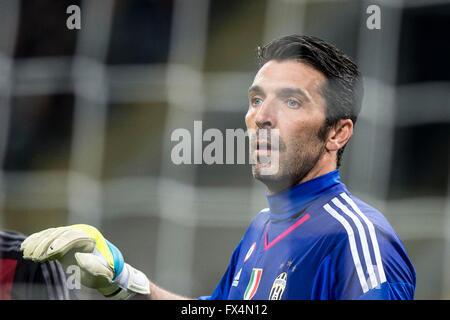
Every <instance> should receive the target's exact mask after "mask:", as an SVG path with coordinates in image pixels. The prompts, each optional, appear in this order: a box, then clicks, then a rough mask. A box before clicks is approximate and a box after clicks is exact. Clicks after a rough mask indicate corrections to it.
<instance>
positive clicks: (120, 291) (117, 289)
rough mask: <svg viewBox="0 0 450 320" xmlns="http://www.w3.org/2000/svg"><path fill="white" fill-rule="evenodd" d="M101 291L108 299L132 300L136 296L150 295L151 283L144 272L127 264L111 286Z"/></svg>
mask: <svg viewBox="0 0 450 320" xmlns="http://www.w3.org/2000/svg"><path fill="white" fill-rule="evenodd" d="M99 291H100V292H101V293H102V294H103V295H104V296H105V297H106V298H108V299H114V300H116V299H120V300H124V299H130V298H132V297H133V296H134V295H136V294H142V295H150V281H149V280H148V279H147V276H146V275H145V274H144V273H143V272H141V271H139V270H137V269H135V268H133V267H132V266H130V265H129V264H127V263H125V264H124V267H123V269H122V271H121V272H120V274H118V275H117V277H116V278H115V279H114V280H113V282H112V283H111V286H108V287H107V288H101V289H99Z"/></svg>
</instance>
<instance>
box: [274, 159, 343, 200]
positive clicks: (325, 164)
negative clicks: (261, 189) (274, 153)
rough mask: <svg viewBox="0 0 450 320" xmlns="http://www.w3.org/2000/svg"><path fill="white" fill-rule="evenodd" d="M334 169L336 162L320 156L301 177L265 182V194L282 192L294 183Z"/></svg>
mask: <svg viewBox="0 0 450 320" xmlns="http://www.w3.org/2000/svg"><path fill="white" fill-rule="evenodd" d="M336 169H337V166H336V162H331V161H324V159H323V158H322V159H320V160H319V161H317V163H316V165H315V166H314V167H313V168H312V169H311V170H309V171H308V173H307V174H305V175H304V176H303V177H300V178H297V179H293V180H290V179H286V180H284V181H277V182H271V183H266V186H267V194H268V195H273V194H276V193H279V192H282V191H284V190H286V189H289V188H291V187H292V186H294V185H297V184H300V183H303V182H306V181H309V180H311V179H314V178H317V177H320V176H322V175H324V174H327V173H329V172H331V171H334V170H336Z"/></svg>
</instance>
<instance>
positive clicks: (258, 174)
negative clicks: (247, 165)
mask: <svg viewBox="0 0 450 320" xmlns="http://www.w3.org/2000/svg"><path fill="white" fill-rule="evenodd" d="M288 150H292V151H288ZM324 151H325V142H324V141H322V139H320V137H319V136H318V134H317V133H315V134H313V135H311V136H310V137H306V138H304V139H302V141H299V142H296V143H292V145H291V146H289V147H288V148H286V149H284V150H280V153H279V155H278V156H279V169H278V172H277V173H276V174H269V175H267V174H262V170H261V166H263V165H262V164H260V163H256V164H254V165H253V166H252V173H253V177H254V178H255V179H257V180H259V181H261V182H262V183H264V184H265V185H266V186H267V188H268V190H269V193H277V192H280V191H283V190H285V189H288V188H290V187H292V186H293V185H296V184H298V183H299V182H301V181H302V180H303V179H304V178H305V177H306V176H307V175H308V173H309V172H311V170H312V169H313V168H314V167H315V166H316V165H317V163H318V161H319V159H320V157H321V156H322V154H323V153H324Z"/></svg>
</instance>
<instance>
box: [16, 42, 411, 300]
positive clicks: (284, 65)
mask: <svg viewBox="0 0 450 320" xmlns="http://www.w3.org/2000/svg"><path fill="white" fill-rule="evenodd" d="M258 51H259V52H258V55H259V60H260V68H259V70H258V72H257V74H256V76H255V78H254V81H253V83H252V85H251V86H250V89H249V94H248V95H249V108H248V112H247V115H246V117H245V122H246V125H247V129H248V130H249V131H252V132H256V133H258V134H257V135H255V136H253V135H252V136H250V142H251V145H252V146H256V147H255V148H254V149H253V150H251V157H252V158H253V159H255V158H256V159H257V161H255V163H253V164H252V173H253V176H254V178H255V179H258V180H260V181H261V182H263V183H264V184H265V185H266V187H267V200H268V204H269V207H268V208H266V209H263V210H262V211H261V212H260V213H259V214H258V215H257V216H256V217H255V218H254V219H253V221H252V222H251V224H250V226H249V228H248V229H247V232H246V233H245V235H244V236H243V238H242V239H241V241H240V242H239V244H238V246H237V247H236V249H235V250H234V252H233V254H232V257H231V259H230V264H229V266H228V268H227V269H226V271H225V273H224V275H223V277H222V279H221V280H220V282H219V284H218V285H217V287H216V289H215V290H214V292H213V293H212V294H211V295H210V296H205V297H200V298H201V299H221V300H227V299H230V300H238V299H245V300H251V299H253V300H255V299H302V300H304V299H313V300H316V299H322V300H323V299H328V300H330V299H412V298H413V297H414V290H415V285H416V275H415V271H414V268H413V266H412V264H411V262H410V260H409V257H408V255H407V252H406V250H405V248H404V246H403V244H402V242H401V241H400V239H399V238H398V236H397V234H396V233H395V231H394V230H393V229H392V227H391V226H390V224H389V223H388V221H387V220H386V219H385V217H384V216H383V215H382V214H381V213H380V212H379V211H378V210H376V209H374V208H373V207H371V206H369V205H368V204H366V203H364V202H363V201H361V200H359V199H358V198H356V197H355V196H353V195H352V194H351V193H350V192H349V191H348V190H347V188H346V186H345V185H344V184H343V183H342V182H341V181H340V177H339V166H340V164H341V158H342V153H343V151H344V148H345V146H346V144H347V142H348V141H349V139H350V137H351V136H352V134H353V127H354V124H355V122H356V119H357V116H358V113H359V110H360V104H361V99H362V85H361V75H360V73H359V71H358V68H357V66H356V64H355V63H354V62H353V61H352V60H351V59H350V58H348V57H347V56H346V55H344V54H343V53H342V52H341V51H339V50H338V49H337V48H336V47H334V46H332V45H330V44H328V43H326V42H324V41H322V40H320V39H317V38H314V37H308V36H296V35H293V36H286V37H283V38H281V39H277V40H274V41H272V42H271V43H269V44H267V45H266V46H264V47H263V48H261V49H260V50H258ZM262 129H266V130H267V131H268V132H269V133H270V134H272V132H275V133H274V134H275V135H276V132H278V134H277V136H278V138H279V143H278V147H277V146H276V145H273V144H270V143H268V141H267V140H266V139H265V138H263V137H262V134H259V133H260V132H261V133H262V131H261V130H262ZM270 141H272V138H270ZM359 152H364V150H359ZM264 155H270V158H271V159H278V168H277V169H278V170H276V171H275V170H274V171H271V173H270V174H267V170H266V169H267V167H268V166H272V161H271V162H270V164H269V162H266V161H262V156H264ZM22 249H23V252H24V257H25V258H28V259H33V260H35V261H46V260H49V259H57V260H59V261H61V262H62V263H63V265H66V266H67V265H70V264H77V265H79V266H80V267H81V270H82V283H83V284H85V285H86V286H89V287H93V288H97V289H98V290H99V291H100V292H101V293H103V294H104V295H105V296H106V297H110V298H115V299H127V298H130V297H132V296H133V295H140V296H141V297H142V296H143V297H147V298H150V299H183V298H184V297H181V296H178V295H176V294H173V293H170V292H167V291H166V290H164V289H162V288H159V287H158V286H156V285H155V284H154V283H152V282H151V281H149V280H148V279H147V277H146V276H145V275H144V274H143V273H142V272H140V271H138V270H137V269H135V268H133V267H131V266H130V265H128V264H126V263H125V262H124V261H123V257H122V255H121V253H120V251H119V250H118V249H117V248H116V247H114V245H112V244H111V243H109V242H108V241H107V240H106V239H104V238H103V236H102V235H101V234H100V233H99V232H98V230H97V229H95V228H93V227H90V226H86V225H74V226H69V227H61V228H55V229H49V230H44V231H42V232H40V233H37V234H34V235H32V236H30V237H29V238H28V239H27V240H26V241H25V242H24V243H23V245H22Z"/></svg>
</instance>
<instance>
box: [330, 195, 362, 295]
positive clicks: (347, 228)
mask: <svg viewBox="0 0 450 320" xmlns="http://www.w3.org/2000/svg"><path fill="white" fill-rule="evenodd" d="M323 208H324V209H325V210H326V211H328V213H329V214H330V215H331V216H332V217H333V218H335V219H336V220H337V221H339V222H340V223H341V224H342V226H343V227H344V228H345V231H347V235H348V240H349V243H350V251H351V253H352V258H353V263H354V264H355V268H356V273H357V275H358V278H359V282H360V283H361V287H362V291H363V293H366V292H367V291H369V286H368V284H367V281H366V278H365V276H364V273H363V270H362V266H361V260H359V254H358V248H357V247H356V242H355V235H354V233H353V229H352V227H351V226H350V224H349V223H348V222H347V220H345V218H344V217H342V216H341V215H340V214H339V213H337V211H336V210H334V209H333V208H332V207H331V206H330V205H329V204H328V203H327V204H326V205H324V206H323Z"/></svg>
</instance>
